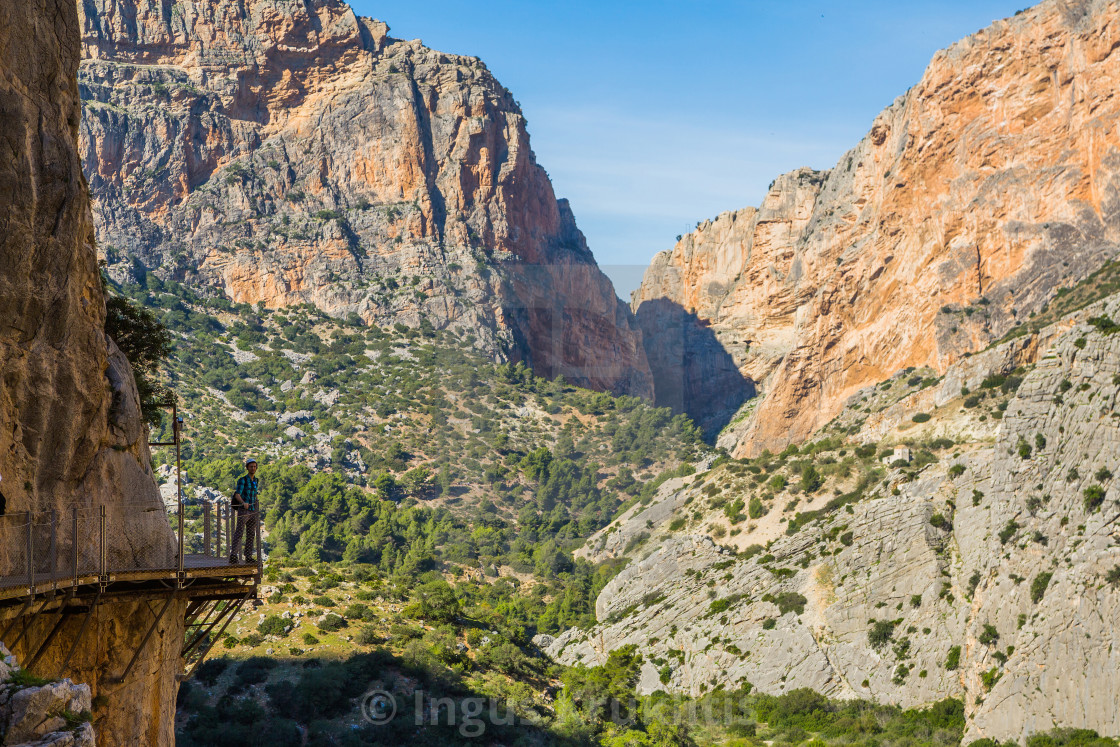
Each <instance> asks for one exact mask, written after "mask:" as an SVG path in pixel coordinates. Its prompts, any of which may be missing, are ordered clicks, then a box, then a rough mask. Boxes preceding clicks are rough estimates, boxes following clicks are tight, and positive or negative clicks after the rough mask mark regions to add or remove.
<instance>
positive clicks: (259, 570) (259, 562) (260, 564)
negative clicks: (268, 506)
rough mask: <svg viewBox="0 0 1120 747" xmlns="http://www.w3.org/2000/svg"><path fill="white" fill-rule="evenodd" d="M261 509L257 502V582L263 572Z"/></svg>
mask: <svg viewBox="0 0 1120 747" xmlns="http://www.w3.org/2000/svg"><path fill="white" fill-rule="evenodd" d="M263 513H264V512H263V511H261V507H260V504H259V503H258V504H257V521H256V524H257V583H260V580H261V575H262V574H263V572H264V548H263V547H261V515H262V514H263Z"/></svg>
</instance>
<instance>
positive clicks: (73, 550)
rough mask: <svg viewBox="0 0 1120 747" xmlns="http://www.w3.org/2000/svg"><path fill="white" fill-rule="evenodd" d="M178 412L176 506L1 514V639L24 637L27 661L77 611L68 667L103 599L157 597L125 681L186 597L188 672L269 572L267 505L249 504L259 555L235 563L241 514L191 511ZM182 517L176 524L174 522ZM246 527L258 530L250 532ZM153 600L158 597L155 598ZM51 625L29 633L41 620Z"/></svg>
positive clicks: (13, 642) (226, 509) (246, 515)
mask: <svg viewBox="0 0 1120 747" xmlns="http://www.w3.org/2000/svg"><path fill="white" fill-rule="evenodd" d="M168 409H170V410H171V415H172V419H171V424H172V434H173V440H172V441H168V442H157V443H152V444H150V445H151V446H174V447H175V463H176V478H177V480H176V483H177V487H176V492H177V500H176V503H177V507H178V510H177V511H174V512H169V511H168V508H167V507H166V506H165V505H164V504H163V502H162V501H159V500H153V501H151V502H149V503H142V504H141V503H130V504H110V505H97V506H81V505H78V506H72V507H70V508H67V509H64V510H61V511H59V510H52V511H41V512H23V513H11V514H5V515H3V516H0V641H2V642H4V643H5V644H6V645H7V646H8V647H9V648H10V649H13V650H14V649H15V647H16V646H17V645H19V644H20V643H21V642H22V641H24V640H25V638H26V639H27V640H26V645H27V647H28V651H29V655H28V656H27V657H26V658H25V661H26V664H25V666H26V667H27V668H28V669H32V670H33V669H34V667H35V665H36V664H37V663H38V662H39V661H40V659H41V658H42V657H43V655H44V653H46V652H47V650H48V648H49V647H50V646H51V645H52V644H53V642H54V641H55V640H56V638H57V637H58V635H59V633H60V632H61V631H62V630H63V628H64V627H66V625H67V623H68V622H69V621H70V620H72V619H73V618H74V617H78V618H80V619H81V622H80V623H79V627H78V629H77V631H76V633H75V634H74V635H71V636H70V637H69V639H68V643H67V646H68V648H69V653H67V654H66V656H65V658H62V659H61V661H62V664H61V666H60V671H59V672H56V673H54V674H56V675H61V674H62V670H65V669H66V666H67V664H68V663H69V661H70V659H71V657H72V656H73V655H74V652H75V651H76V650H77V648H78V645H79V643H80V641H81V640H82V637H83V635H84V634H85V633H86V631H87V629H88V627H89V621H90V617H91V616H92V615H93V614H94V613H95V611H96V610H97V608H98V606H99V605H101V604H103V603H106V602H110V601H117V600H128V599H136V600H146V601H148V602H160V601H162V604H161V605H160V604H157V605H156V607H158V610H159V611H158V612H156V611H155V609H154V608H153V609H152V611H151V613H150V614H151V617H152V620H151V622H150V627H149V628H148V632H147V634H146V635H145V636H144V638H143V640H142V642H141V643H140V644H139V645H138V646H137V649H136V651H135V652H134V653H133V656H132V659H131V661H130V662H129V664H128V666H127V667H126V668H125V670H124V672H123V673H121V674H120V675H119V676H118V677H116V678H115V679H119V680H121V681H123V680H125V679H126V678H127V677H128V675H129V673H130V672H131V671H132V668H133V666H134V665H135V664H136V662H137V661H138V660H139V658H140V654H141V652H142V651H143V650H144V648H145V647H146V646H147V645H148V641H149V640H150V639H151V637H152V634H153V633H154V632H155V630H156V628H157V627H158V625H159V623H160V621H161V620H163V618H164V617H165V615H166V614H167V612H168V610H169V609H171V608H172V603H173V602H175V601H179V602H181V603H183V604H181V605H180V606H178V607H176V609H182V610H185V612H184V614H185V620H184V624H185V628H186V636H185V637H184V641H183V647H182V651H181V656H182V660H183V667H184V670H185V672H186V673H185V674H183V675H182V676H183V677H187V676H189V675H190V673H191V672H193V670H194V668H196V667H197V666H198V665H199V664H200V663H201V662H202V660H203V659H204V658H205V657H206V654H207V653H208V652H209V650H210V648H211V647H212V646H213V645H214V643H215V642H216V641H217V640H218V639H219V638H221V636H222V634H223V633H224V632H225V629H226V627H228V626H229V624H230V623H231V622H232V621H233V620H234V619H235V618H236V617H237V614H238V612H239V611H240V610H241V608H242V607H243V606H244V605H245V604H246V603H247V602H250V601H252V600H255V599H256V598H257V589H258V588H259V586H260V580H261V574H262V571H263V553H262V550H263V547H262V545H261V521H260V518H261V516H260V512H259V511H256V512H242V513H241V514H240V517H241V519H243V520H245V523H246V535H248V536H245V537H244V538H243V540H244V541H243V543H242V550H243V551H244V548H245V547H247V546H252V547H253V548H254V549H255V550H256V558H255V562H251V563H238V562H230V553H231V550H232V548H233V540H234V535H235V530H236V527H237V522H238V517H239V514H238V513H237V512H235V511H233V510H232V508H231V506H230V505H228V504H223V503H209V502H206V503H203V504H202V511H201V515H197V514H196V515H195V516H194V517H193V518H188V516H187V511H186V510H185V508H186V506H185V504H184V501H183V492H182V479H181V477H182V462H181V459H180V443H181V440H180V439H181V434H182V419H181V418H179V414H178V408H177V407H176V405H174V404H173V403H169V404H168ZM172 517H175V522H174V523H175V526H172ZM249 532H252V534H251V535H249ZM148 606H149V607H151V605H148ZM43 617H46V618H48V619H50V620H53V626H52V627H50V628H49V630H48V631H47V632H45V633H44V634H43V635H42V636H41V639H40V640H38V641H32V640H31V637H32V634H33V631H34V630H35V629H36V622H37V621H39V620H40V619H42V618H43Z"/></svg>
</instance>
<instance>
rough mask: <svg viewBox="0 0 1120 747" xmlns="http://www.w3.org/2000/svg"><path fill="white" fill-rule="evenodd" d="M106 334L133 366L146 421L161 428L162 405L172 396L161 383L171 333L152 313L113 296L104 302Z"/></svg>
mask: <svg viewBox="0 0 1120 747" xmlns="http://www.w3.org/2000/svg"><path fill="white" fill-rule="evenodd" d="M105 334H107V335H108V336H109V337H111V338H112V339H113V342H115V343H116V344H117V347H118V348H120V350H121V352H122V353H124V355H125V357H126V358H128V362H129V363H130V364H131V366H132V374H133V376H134V377H135V379H136V389H137V391H138V392H139V394H140V410H141V412H142V413H143V415H144V419H145V420H146V421H147V422H148V423H149V424H151V425H158V424H159V422H160V418H161V416H162V415H163V412H162V410H161V409H160V408H161V405H163V404H164V403H165V402H167V401H168V399H169V397H170V396H171V392H170V391H169V390H168V389H167V388H165V387H163V386H161V385H160V384H159V382H158V369H159V366H160V364H161V363H162V362H163V361H164V359H165V358H167V356H168V355H170V353H171V334H170V333H169V332H168V331H167V329H165V328H164V326H163V325H162V324H160V322H159V321H158V320H157V319H156V317H155V315H154V314H153V313H152V312H151V311H149V310H148V309H146V308H144V307H143V306H141V305H140V304H138V303H136V302H134V301H132V300H130V299H128V298H126V297H124V296H120V295H116V294H114V293H109V294H108V295H107V297H106V299H105Z"/></svg>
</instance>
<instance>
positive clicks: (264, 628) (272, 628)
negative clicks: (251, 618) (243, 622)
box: [257, 615, 288, 636]
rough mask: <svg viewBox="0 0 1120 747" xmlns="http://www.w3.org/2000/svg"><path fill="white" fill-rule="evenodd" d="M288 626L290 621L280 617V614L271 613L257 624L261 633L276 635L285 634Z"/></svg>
mask: <svg viewBox="0 0 1120 747" xmlns="http://www.w3.org/2000/svg"><path fill="white" fill-rule="evenodd" d="M287 627H288V621H287V620H285V619H284V618H282V617H280V615H269V616H267V617H266V618H265V619H263V620H261V621H260V623H259V624H258V625H257V630H258V631H259V632H260V634H261V635H275V636H284V635H287V633H285V632H284V631H285V628H287Z"/></svg>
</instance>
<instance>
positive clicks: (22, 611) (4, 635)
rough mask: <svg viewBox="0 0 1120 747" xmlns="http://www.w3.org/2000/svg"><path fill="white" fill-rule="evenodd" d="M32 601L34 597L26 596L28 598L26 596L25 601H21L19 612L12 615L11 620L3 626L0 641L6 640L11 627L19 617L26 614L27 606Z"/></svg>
mask: <svg viewBox="0 0 1120 747" xmlns="http://www.w3.org/2000/svg"><path fill="white" fill-rule="evenodd" d="M34 601H35V597H28V598H27V601H25V602H24V603H23V606H22V607H20V608H19V614H18V615H16V616H15V617H13V618H12V619H11V620H10V621H9V622H8V624H7V625H5V626H4V632H3V633H0V641H6V640H8V633H11V632H12V628H14V627H15V626H16V622H17V621H18V620H19V619H20V618H21V617H23V616H24V615H26V614H27V608H28V607H30V606H31V605H32V603H33V602H34Z"/></svg>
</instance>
